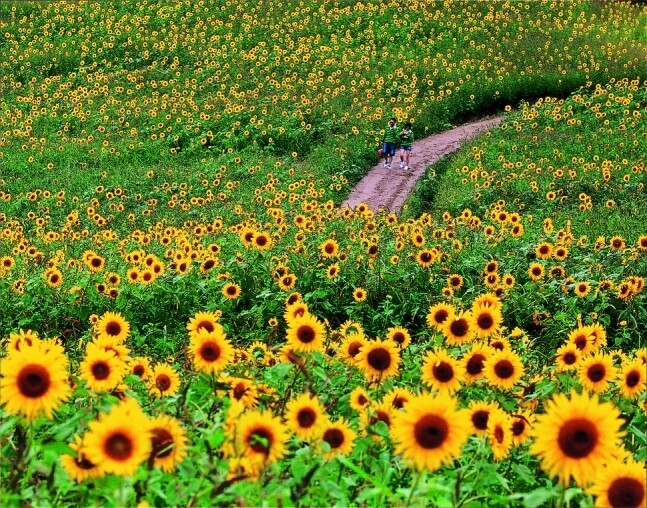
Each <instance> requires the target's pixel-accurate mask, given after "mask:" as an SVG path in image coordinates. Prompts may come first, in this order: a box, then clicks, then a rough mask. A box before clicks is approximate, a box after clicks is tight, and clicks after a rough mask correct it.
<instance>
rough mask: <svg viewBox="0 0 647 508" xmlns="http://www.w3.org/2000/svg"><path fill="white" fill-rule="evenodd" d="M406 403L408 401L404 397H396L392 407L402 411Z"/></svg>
mask: <svg viewBox="0 0 647 508" xmlns="http://www.w3.org/2000/svg"><path fill="white" fill-rule="evenodd" d="M406 403H407V399H405V398H404V397H395V398H394V399H393V402H391V405H392V406H393V407H394V408H396V409H402V408H403V407H404V405H405V404H406Z"/></svg>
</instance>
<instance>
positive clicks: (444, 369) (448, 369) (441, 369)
mask: <svg viewBox="0 0 647 508" xmlns="http://www.w3.org/2000/svg"><path fill="white" fill-rule="evenodd" d="M433 373H434V377H435V378H436V379H437V380H438V381H440V382H441V383H446V382H448V381H451V380H452V379H453V378H454V368H453V367H452V366H451V364H449V363H447V362H440V363H438V365H434V367H433Z"/></svg>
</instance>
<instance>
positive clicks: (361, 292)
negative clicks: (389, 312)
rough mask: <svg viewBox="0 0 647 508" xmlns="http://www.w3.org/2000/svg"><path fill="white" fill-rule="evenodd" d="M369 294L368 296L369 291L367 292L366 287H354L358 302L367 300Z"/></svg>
mask: <svg viewBox="0 0 647 508" xmlns="http://www.w3.org/2000/svg"><path fill="white" fill-rule="evenodd" d="M367 296H368V293H367V292H366V289H364V288H355V289H353V299H354V300H355V301H356V302H363V301H364V300H366V297H367Z"/></svg>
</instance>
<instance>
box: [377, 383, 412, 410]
mask: <svg viewBox="0 0 647 508" xmlns="http://www.w3.org/2000/svg"><path fill="white" fill-rule="evenodd" d="M414 396H415V395H414V394H413V392H412V391H411V390H409V389H407V388H399V387H395V388H391V390H389V391H388V392H387V393H385V394H384V397H383V398H382V401H383V402H384V403H386V404H389V405H390V406H391V407H392V408H393V409H402V408H403V407H405V406H406V405H407V403H408V402H409V401H410V400H411V399H412V398H413V397H414Z"/></svg>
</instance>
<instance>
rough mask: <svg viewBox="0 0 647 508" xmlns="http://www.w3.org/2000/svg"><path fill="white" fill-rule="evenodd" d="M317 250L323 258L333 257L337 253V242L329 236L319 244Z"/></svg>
mask: <svg viewBox="0 0 647 508" xmlns="http://www.w3.org/2000/svg"><path fill="white" fill-rule="evenodd" d="M319 252H321V255H322V256H323V257H325V258H334V257H336V256H337V254H338V253H339V244H338V243H337V241H336V240H333V239H332V238H329V239H328V240H326V241H325V242H323V243H322V244H321V245H320V246H319Z"/></svg>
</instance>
